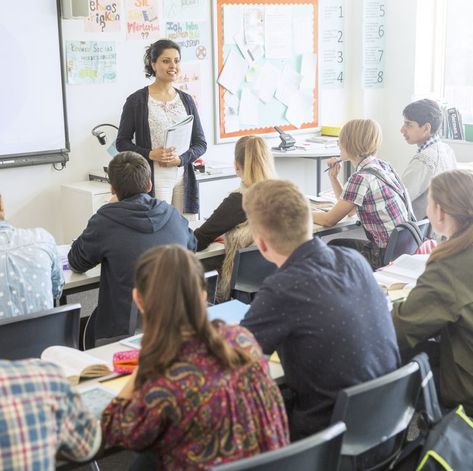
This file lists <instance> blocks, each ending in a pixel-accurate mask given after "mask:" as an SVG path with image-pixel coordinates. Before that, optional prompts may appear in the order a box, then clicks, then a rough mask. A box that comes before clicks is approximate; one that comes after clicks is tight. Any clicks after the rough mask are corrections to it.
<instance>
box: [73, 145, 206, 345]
mask: <svg viewBox="0 0 473 471" xmlns="http://www.w3.org/2000/svg"><path fill="white" fill-rule="evenodd" d="M108 176H109V180H110V185H111V187H112V194H113V195H114V197H113V198H112V200H113V202H110V203H108V204H106V205H104V206H102V207H101V208H100V209H99V210H98V211H97V213H96V214H94V215H93V216H92V217H91V218H90V220H89V223H88V224H87V227H86V229H85V230H84V232H83V233H82V234H81V236H80V237H79V238H78V239H77V240H76V241H75V242H74V243H73V244H72V247H71V250H70V251H69V254H68V258H69V265H70V267H71V269H72V270H74V271H76V272H79V273H83V272H85V271H87V270H90V269H91V268H93V267H95V266H96V265H98V264H99V263H100V264H101V274H100V288H99V299H98V306H97V308H96V312H95V313H94V315H93V318H94V322H95V339H96V340H99V339H100V342H98V343H101V344H103V343H106V342H108V341H113V340H116V339H117V338H120V337H124V336H126V335H128V334H129V322H130V309H131V301H132V297H131V291H132V287H133V270H134V266H135V262H136V261H137V260H138V258H139V257H140V255H141V254H142V253H143V252H145V251H146V250H147V249H149V248H151V247H154V246H156V245H165V244H179V245H182V246H183V247H187V248H188V249H190V250H192V251H195V249H196V246H197V243H196V239H195V237H194V234H193V232H192V230H191V229H190V228H189V225H188V222H187V220H186V219H185V218H184V217H183V216H181V215H180V214H179V212H178V211H177V209H176V208H174V207H173V206H171V205H169V204H168V203H166V202H165V201H161V200H157V199H155V198H153V197H151V196H149V195H148V192H149V191H150V190H151V187H152V183H151V169H150V166H149V164H148V162H147V161H146V160H145V159H144V158H143V157H142V156H141V155H139V154H137V153H136V152H132V151H126V152H120V153H119V154H117V155H116V156H115V157H114V158H113V159H112V160H111V162H110V164H109V166H108ZM157 289H159V287H157Z"/></svg>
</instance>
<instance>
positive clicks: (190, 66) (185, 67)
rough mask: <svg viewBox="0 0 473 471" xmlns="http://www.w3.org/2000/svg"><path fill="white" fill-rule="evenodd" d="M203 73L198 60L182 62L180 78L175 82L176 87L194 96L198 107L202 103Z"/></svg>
mask: <svg viewBox="0 0 473 471" xmlns="http://www.w3.org/2000/svg"><path fill="white" fill-rule="evenodd" d="M201 73H202V72H201V68H200V63H199V62H198V61H192V62H181V73H180V75H179V78H178V79H177V80H176V81H175V82H174V84H175V86H176V88H179V90H182V91H183V92H186V93H188V94H189V95H191V96H192V98H193V99H194V101H195V104H196V105H197V108H199V105H201V104H202V88H201V87H202V84H201V82H200V75H201Z"/></svg>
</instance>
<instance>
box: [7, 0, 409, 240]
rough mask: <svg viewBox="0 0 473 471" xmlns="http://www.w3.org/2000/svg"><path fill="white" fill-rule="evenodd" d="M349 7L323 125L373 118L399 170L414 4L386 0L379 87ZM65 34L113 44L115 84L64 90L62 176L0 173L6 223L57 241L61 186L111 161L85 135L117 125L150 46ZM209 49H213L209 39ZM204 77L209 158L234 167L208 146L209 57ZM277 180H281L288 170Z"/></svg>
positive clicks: (356, 13)
mask: <svg viewBox="0 0 473 471" xmlns="http://www.w3.org/2000/svg"><path fill="white" fill-rule="evenodd" d="M346 4H347V8H348V12H347V34H346V37H347V39H348V43H347V45H346V56H347V58H348V62H347V66H346V67H347V68H346V71H347V80H346V88H345V90H343V91H342V92H333V91H325V92H323V93H322V94H321V95H320V101H321V113H320V121H321V123H324V122H327V123H333V122H342V121H343V120H345V119H349V118H353V117H360V116H364V117H373V118H375V119H377V120H378V121H379V122H380V123H381V125H382V127H383V130H384V144H383V147H382V149H381V153H380V155H381V156H382V157H383V158H385V159H387V160H390V161H391V162H393V164H394V165H395V166H396V167H397V168H398V169H399V170H401V169H402V168H403V167H404V166H405V165H406V164H407V162H408V160H409V158H410V156H411V155H412V154H413V152H414V149H412V147H409V146H408V145H407V144H405V143H404V141H403V138H402V136H401V134H400V133H399V128H400V126H401V122H402V116H401V112H402V109H403V107H404V106H405V104H406V103H408V102H409V101H410V100H411V98H412V97H413V96H414V83H415V47H414V45H415V38H416V4H417V0H396V1H394V0H388V4H387V12H388V15H387V18H388V23H387V26H386V34H387V42H386V65H387V69H386V76H387V79H386V83H385V88H383V89H380V90H363V89H362V86H361V67H362V64H361V57H362V54H361V52H362V51H361V45H362V18H361V12H362V0H347V1H346ZM204 7H205V9H206V11H207V15H208V18H209V26H210V18H211V12H210V0H204ZM406 12H410V14H406ZM209 31H210V27H209ZM63 37H64V40H114V41H117V62H118V64H117V66H118V76H119V79H118V81H117V83H115V84H108V85H67V87H66V94H67V106H68V117H69V133H70V140H71V153H70V162H69V163H68V164H67V167H66V168H65V169H64V170H63V171H61V172H57V171H55V170H54V169H52V168H51V167H50V166H36V167H27V168H18V169H3V170H2V171H1V172H0V182H1V183H0V191H1V192H2V193H3V195H4V198H5V202H6V205H7V212H8V218H9V220H10V221H11V222H12V223H13V224H15V225H17V226H20V227H28V226H29V227H31V226H43V227H45V228H46V229H47V230H49V231H50V232H51V233H52V234H53V235H54V236H55V237H56V239H57V240H58V241H61V240H62V228H61V221H60V216H59V213H60V209H59V208H60V186H61V184H64V183H69V182H74V181H81V180H84V179H86V178H87V173H88V170H89V169H91V168H97V167H101V166H102V165H104V164H106V163H107V161H108V159H109V157H108V156H107V154H106V152H105V150H104V148H103V147H102V146H100V145H99V144H98V141H97V139H96V138H95V137H93V136H92V135H91V133H90V131H91V129H92V127H93V126H95V125H97V124H99V123H102V122H109V123H115V124H118V121H119V117H120V113H121V108H122V106H123V103H124V100H125V98H126V97H127V96H128V95H129V94H130V93H131V92H133V91H134V90H135V89H137V88H140V87H142V86H144V85H145V84H146V83H147V82H146V79H144V75H143V72H142V71H143V65H142V56H143V52H144V47H145V46H146V44H147V43H148V41H142V40H139V41H136V40H135V41H125V40H124V39H125V33H124V31H122V32H121V33H107V34H94V33H84V32H83V25H82V20H63ZM208 44H209V45H210V44H211V42H210V38H209V40H208ZM210 56H211V54H210ZM348 72H349V74H348ZM35 73H37V71H35ZM201 77H202V84H203V86H202V104H201V105H200V109H199V111H200V114H201V118H202V122H203V126H204V131H205V133H206V136H207V140H208V143H209V148H208V152H207V155H206V159H207V160H221V161H227V162H231V161H232V153H233V145H232V144H223V145H218V146H217V145H214V144H213V142H214V120H213V89H212V83H213V64H212V60H211V57H209V55H208V57H207V59H206V60H205V64H203V66H202V74H201ZM110 136H112V134H111V133H110ZM112 138H113V136H112ZM287 173H289V172H287ZM281 176H283V177H284V176H286V171H283V175H281ZM287 176H289V175H287Z"/></svg>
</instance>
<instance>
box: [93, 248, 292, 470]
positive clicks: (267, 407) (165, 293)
mask: <svg viewBox="0 0 473 471" xmlns="http://www.w3.org/2000/svg"><path fill="white" fill-rule="evenodd" d="M133 297H134V299H135V302H136V303H137V305H138V307H139V309H140V311H141V313H142V315H143V323H144V324H143V331H144V335H143V339H142V347H141V353H140V359H139V366H138V368H137V370H136V371H135V373H134V374H133V375H132V376H131V377H130V380H129V382H128V383H127V385H126V386H125V387H124V388H123V390H122V391H121V392H120V394H119V395H118V397H117V398H115V399H114V400H113V401H112V402H111V404H110V405H109V406H108V407H107V409H106V410H105V411H104V413H103V416H102V429H103V434H104V440H105V443H106V445H107V446H113V445H122V446H125V447H127V448H129V449H132V450H135V451H139V452H142V451H145V450H146V451H148V453H146V454H143V455H141V457H140V458H138V462H139V465H138V463H135V465H136V466H137V467H136V469H164V470H173V471H179V470H184V469H185V470H189V469H196V470H201V469H202V470H203V469H208V468H210V467H212V466H215V465H217V464H220V463H225V462H229V461H234V460H237V459H240V458H243V457H246V456H250V455H254V454H257V453H260V452H262V451H266V450H272V449H275V448H279V447H281V446H284V445H286V444H287V443H288V431H287V418H286V413H285V410H284V405H283V401H282V398H281V395H280V393H279V390H278V387H277V386H276V384H275V383H274V382H273V381H272V379H271V378H270V375H269V368H268V364H267V362H266V360H265V358H264V356H263V354H262V352H261V349H260V347H259V346H258V344H257V343H256V341H255V339H254V337H253V336H252V335H251V334H250V333H249V332H248V331H247V330H246V329H244V328H243V327H239V326H229V325H226V324H224V323H222V322H215V321H214V322H210V321H209V320H208V317H207V310H206V305H207V299H206V290H205V279H204V274H203V270H202V267H201V264H200V262H199V261H198V260H197V258H196V257H195V256H194V255H193V254H191V253H190V252H188V251H186V250H185V249H183V248H181V247H178V246H162V247H157V248H154V249H151V250H149V251H148V252H146V253H145V254H144V255H143V257H142V258H141V260H140V261H139V263H138V267H137V270H136V278H135V289H134V291H133ZM145 461H148V466H149V467H146V465H145V464H144V463H145ZM150 462H151V463H150ZM138 466H139V467H138ZM150 466H152V467H150Z"/></svg>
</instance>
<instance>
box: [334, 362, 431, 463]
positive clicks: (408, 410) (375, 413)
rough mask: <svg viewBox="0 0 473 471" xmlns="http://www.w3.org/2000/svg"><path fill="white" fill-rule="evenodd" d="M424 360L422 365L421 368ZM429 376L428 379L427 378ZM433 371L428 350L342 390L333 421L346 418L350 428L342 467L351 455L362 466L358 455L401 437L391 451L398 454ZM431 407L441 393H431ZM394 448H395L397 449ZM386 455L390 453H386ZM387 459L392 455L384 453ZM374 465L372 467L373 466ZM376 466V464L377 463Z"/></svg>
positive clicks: (338, 397) (392, 456) (383, 457)
mask: <svg viewBox="0 0 473 471" xmlns="http://www.w3.org/2000/svg"><path fill="white" fill-rule="evenodd" d="M421 363H422V368H421ZM424 379H425V380H424ZM431 380H432V373H431V370H430V365H429V363H428V359H427V356H426V354H425V353H421V354H420V355H417V356H416V357H414V359H413V360H412V362H410V363H408V364H407V365H405V366H402V367H401V368H399V369H397V370H395V371H393V372H392V373H388V374H386V375H384V376H381V377H380V378H377V379H374V380H371V381H367V382H365V383H362V384H359V385H356V386H352V387H350V388H347V389H344V390H342V391H340V392H339V393H338V395H337V400H336V402H335V406H334V410H333V414H332V423H336V422H339V421H343V422H345V424H346V426H347V431H346V433H345V436H344V439H343V445H342V469H346V468H345V466H344V465H345V464H346V461H347V458H349V459H350V462H351V463H352V466H351V467H350V468H351V469H358V468H357V467H356V466H357V465H356V458H357V457H359V456H360V455H361V454H363V453H365V452H367V451H369V450H372V449H374V448H375V447H377V446H378V445H381V444H382V443H385V442H387V441H388V440H390V439H394V437H397V440H396V441H397V442H398V444H397V445H398V446H397V447H395V446H394V445H396V444H395V443H393V446H392V447H391V448H389V449H387V448H386V449H385V450H384V451H388V452H389V455H390V457H391V458H394V457H395V456H397V454H398V452H399V450H400V448H401V446H402V443H400V442H402V440H400V438H403V434H401V432H404V431H406V430H407V427H408V425H409V423H410V421H411V419H412V417H413V415H414V412H415V410H416V404H417V401H418V399H419V397H420V395H421V394H423V392H424V390H423V388H425V387H426V385H428V384H430V381H431ZM424 400H425V401H426V402H427V400H428V401H429V404H428V405H429V407H428V408H427V409H428V410H429V408H430V410H431V407H430V406H434V407H437V408H438V403H437V404H434V402H437V397H436V396H435V397H427V396H426V395H425V394H424ZM393 450H394V451H393ZM385 455H386V453H385ZM379 458H380V460H381V459H382V460H383V462H385V461H389V457H388V458H387V459H386V456H380V457H379ZM370 469H371V468H370ZM373 469H376V466H373Z"/></svg>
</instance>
